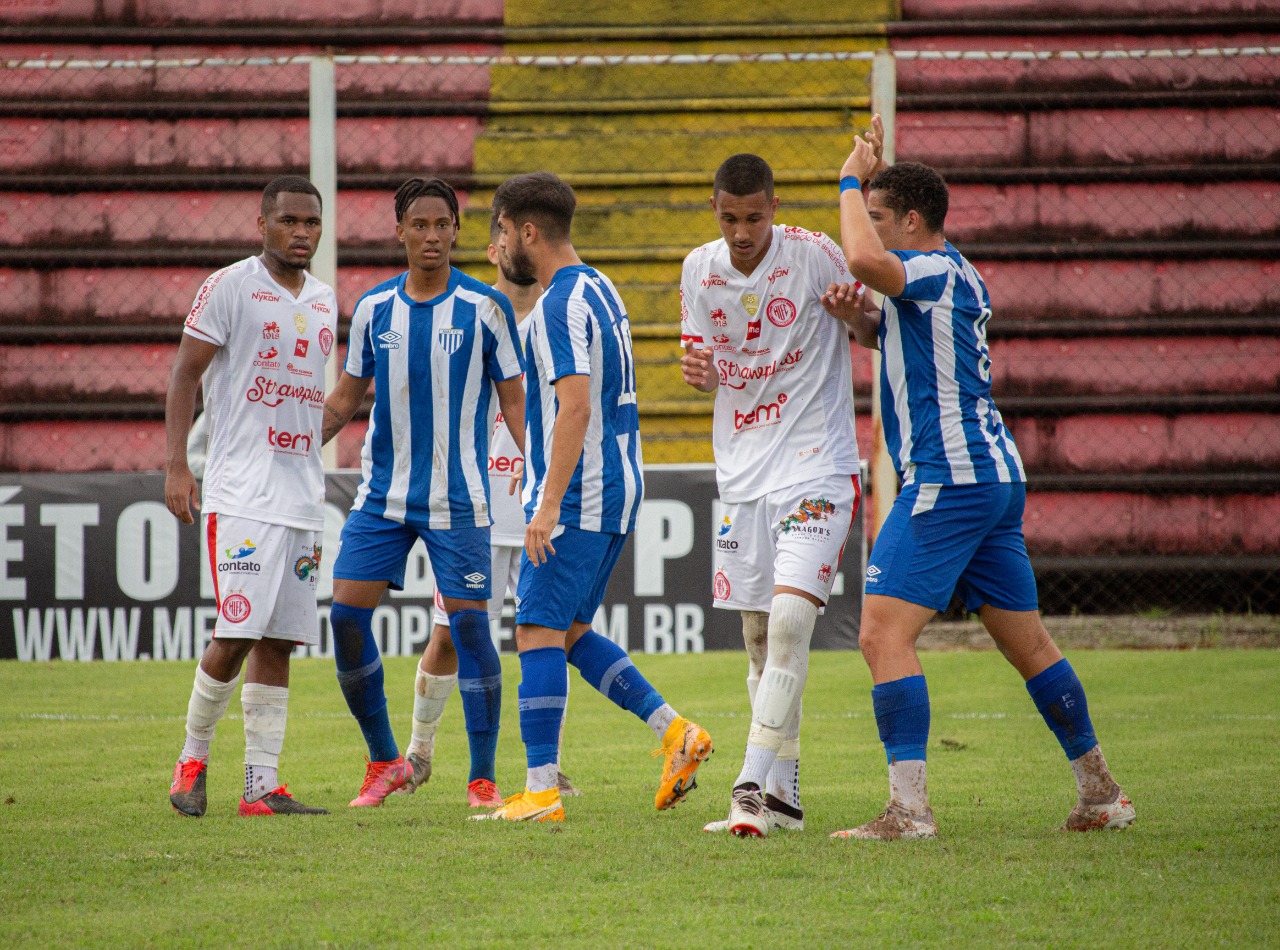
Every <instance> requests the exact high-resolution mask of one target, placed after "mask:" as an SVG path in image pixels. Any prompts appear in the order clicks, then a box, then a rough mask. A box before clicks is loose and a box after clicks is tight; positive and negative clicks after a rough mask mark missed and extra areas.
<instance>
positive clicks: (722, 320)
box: [711, 310, 729, 329]
mask: <svg viewBox="0 0 1280 950" xmlns="http://www.w3.org/2000/svg"><path fill="white" fill-rule="evenodd" d="M711 322H712V323H714V324H715V325H716V326H718V327H721V328H722V329H723V328H724V327H727V326H728V325H729V318H728V317H726V316H725V314H724V311H723V310H712V311H711Z"/></svg>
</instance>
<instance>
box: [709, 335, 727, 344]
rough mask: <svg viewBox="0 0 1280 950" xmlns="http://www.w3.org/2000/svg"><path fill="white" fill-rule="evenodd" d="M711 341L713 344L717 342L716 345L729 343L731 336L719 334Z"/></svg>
mask: <svg viewBox="0 0 1280 950" xmlns="http://www.w3.org/2000/svg"><path fill="white" fill-rule="evenodd" d="M711 339H712V342H715V343H728V342H729V335H728V334H727V333H717V334H716V335H715V336H713V337H712V338H711Z"/></svg>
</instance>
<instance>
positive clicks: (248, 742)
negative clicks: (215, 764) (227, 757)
mask: <svg viewBox="0 0 1280 950" xmlns="http://www.w3.org/2000/svg"><path fill="white" fill-rule="evenodd" d="M240 705H241V706H242V707H243V709H244V797H245V800H246V801H251V802H252V801H257V800H258V799H259V798H261V797H262V796H263V795H266V794H267V793H268V792H274V791H275V790H276V789H277V788H279V787H280V780H279V772H278V769H279V765H280V751H281V750H282V749H283V748H284V730H285V725H286V723H287V722H288V719H289V687H287V686H267V685H265V684H263V683H245V684H244V688H243V689H242V690H241V691H240Z"/></svg>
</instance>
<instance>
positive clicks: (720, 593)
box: [711, 571, 732, 600]
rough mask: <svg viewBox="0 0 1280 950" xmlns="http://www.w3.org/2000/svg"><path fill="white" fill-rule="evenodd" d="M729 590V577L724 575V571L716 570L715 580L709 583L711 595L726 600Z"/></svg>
mask: <svg viewBox="0 0 1280 950" xmlns="http://www.w3.org/2000/svg"><path fill="white" fill-rule="evenodd" d="M731 590H732V588H731V587H730V586H729V578H728V577H726V576H725V573H724V571H716V579H715V582H714V583H713V584H712V585H711V593H712V596H713V597H715V599H716V600H728V599H729V593H730V591H731Z"/></svg>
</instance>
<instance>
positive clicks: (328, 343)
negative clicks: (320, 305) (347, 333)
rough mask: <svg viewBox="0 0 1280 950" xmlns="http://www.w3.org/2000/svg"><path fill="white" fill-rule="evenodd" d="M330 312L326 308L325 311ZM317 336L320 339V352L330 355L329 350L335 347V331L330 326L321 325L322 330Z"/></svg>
mask: <svg viewBox="0 0 1280 950" xmlns="http://www.w3.org/2000/svg"><path fill="white" fill-rule="evenodd" d="M328 312H329V311H328V310H325V313H328ZM316 336H317V339H318V340H319V341H320V352H321V353H323V354H324V355H325V356H328V355H329V351H330V350H332V349H333V331H332V330H330V329H329V328H328V327H321V328H320V332H319V333H318V334H317V335H316Z"/></svg>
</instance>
